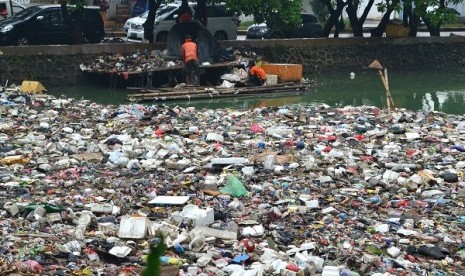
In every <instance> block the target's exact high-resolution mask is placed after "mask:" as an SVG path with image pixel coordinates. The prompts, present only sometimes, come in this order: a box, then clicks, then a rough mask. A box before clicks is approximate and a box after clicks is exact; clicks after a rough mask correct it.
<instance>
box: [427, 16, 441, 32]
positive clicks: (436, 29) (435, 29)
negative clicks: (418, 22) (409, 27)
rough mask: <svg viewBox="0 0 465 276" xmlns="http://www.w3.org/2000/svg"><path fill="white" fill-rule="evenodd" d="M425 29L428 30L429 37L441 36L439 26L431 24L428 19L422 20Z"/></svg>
mask: <svg viewBox="0 0 465 276" xmlns="http://www.w3.org/2000/svg"><path fill="white" fill-rule="evenodd" d="M423 21H424V22H425V25H426V27H427V28H428V31H429V35H430V36H440V35H441V31H440V28H441V24H433V23H431V20H429V19H428V18H423Z"/></svg>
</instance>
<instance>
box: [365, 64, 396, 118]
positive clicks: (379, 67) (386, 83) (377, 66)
mask: <svg viewBox="0 0 465 276" xmlns="http://www.w3.org/2000/svg"><path fill="white" fill-rule="evenodd" d="M368 67H369V68H371V69H375V70H377V71H378V74H379V77H380V78H381V82H382V83H383V85H384V90H386V104H387V109H388V114H391V108H393V107H394V101H393V100H392V97H391V92H390V90H389V80H388V75H387V69H386V68H383V66H382V65H381V63H379V61H378V60H376V59H375V60H374V61H373V62H372V63H370V65H368Z"/></svg>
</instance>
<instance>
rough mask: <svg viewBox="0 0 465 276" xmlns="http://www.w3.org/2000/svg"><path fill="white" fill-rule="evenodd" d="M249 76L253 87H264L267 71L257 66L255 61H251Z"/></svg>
mask: <svg viewBox="0 0 465 276" xmlns="http://www.w3.org/2000/svg"><path fill="white" fill-rule="evenodd" d="M249 69H250V71H249V76H250V82H251V83H252V85H253V86H262V85H263V84H264V83H265V81H266V73H265V70H263V69H262V68H260V67H258V66H257V65H255V61H253V60H251V61H249Z"/></svg>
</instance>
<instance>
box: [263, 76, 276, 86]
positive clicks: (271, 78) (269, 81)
mask: <svg viewBox="0 0 465 276" xmlns="http://www.w3.org/2000/svg"><path fill="white" fill-rule="evenodd" d="M265 84H266V85H275V84H278V75H273V74H267V75H266V81H265Z"/></svg>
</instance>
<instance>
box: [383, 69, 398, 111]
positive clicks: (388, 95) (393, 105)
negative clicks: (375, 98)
mask: <svg viewBox="0 0 465 276" xmlns="http://www.w3.org/2000/svg"><path fill="white" fill-rule="evenodd" d="M384 80H385V81H386V85H387V87H388V90H387V94H386V96H387V97H388V98H389V101H390V102H391V107H395V104H394V101H393V100H392V97H391V89H389V78H388V73H387V68H384Z"/></svg>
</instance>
